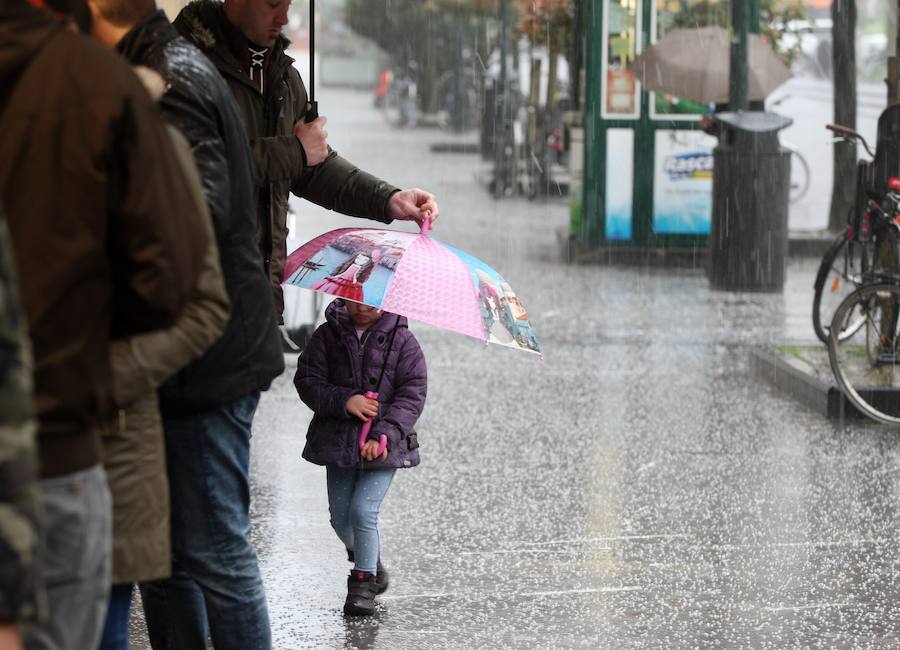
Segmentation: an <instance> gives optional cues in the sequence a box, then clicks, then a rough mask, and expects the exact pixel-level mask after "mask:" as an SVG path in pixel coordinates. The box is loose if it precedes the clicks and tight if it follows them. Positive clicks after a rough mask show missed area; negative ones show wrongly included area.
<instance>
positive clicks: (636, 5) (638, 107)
mask: <svg viewBox="0 0 900 650" xmlns="http://www.w3.org/2000/svg"><path fill="white" fill-rule="evenodd" d="M586 4H587V7H586V8H587V16H586V17H585V18H586V20H585V24H586V25H589V26H590V27H589V28H588V33H587V57H586V68H585V73H586V87H585V92H586V103H585V105H586V110H585V133H584V140H585V155H584V170H583V198H582V197H574V198H573V201H574V202H573V211H572V226H571V227H572V233H571V234H572V238H573V239H574V240H580V247H583V248H587V249H588V250H590V249H597V248H600V247H602V248H604V249H608V248H621V249H632V250H635V249H672V248H681V249H684V248H688V249H695V250H696V249H699V248H703V247H706V246H707V244H708V240H709V231H710V222H711V211H712V169H713V156H712V150H713V148H714V147H715V146H716V144H717V142H716V139H715V138H713V137H710V136H709V135H707V134H705V133H704V132H703V131H701V130H699V122H700V117H701V116H702V115H703V114H704V113H706V112H707V110H708V107H706V106H702V105H698V104H695V103H692V102H687V101H684V100H679V99H678V98H677V97H672V96H669V95H662V94H657V93H654V92H648V91H646V90H645V89H643V88H641V83H640V82H639V81H637V80H636V79H635V77H634V74H633V73H632V71H631V70H630V68H629V67H630V65H631V63H632V62H633V61H634V60H635V57H636V56H637V55H638V54H639V53H640V52H641V50H642V49H643V48H645V47H647V46H648V45H649V44H652V43H654V42H656V41H657V39H659V38H660V37H661V36H663V35H664V34H665V33H666V31H667V30H669V29H673V28H675V27H677V26H679V22H680V21H679V18H680V19H681V20H685V19H686V18H687V13H688V12H689V11H690V7H691V5H692V4H693V3H692V2H691V0H587V3H586ZM693 19H694V17H692V20H693ZM580 198H581V199H582V200H580V201H579V199H580ZM623 252H625V251H624V250H623Z"/></svg>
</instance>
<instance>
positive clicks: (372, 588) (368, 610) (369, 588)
mask: <svg viewBox="0 0 900 650" xmlns="http://www.w3.org/2000/svg"><path fill="white" fill-rule="evenodd" d="M377 589H378V583H377V581H376V578H375V576H373V575H372V574H371V573H364V572H362V571H351V572H350V577H348V578H347V600H346V601H344V613H345V614H347V615H348V616H371V615H372V614H374V613H375V595H376V593H377Z"/></svg>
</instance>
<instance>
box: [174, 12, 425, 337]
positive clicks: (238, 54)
mask: <svg viewBox="0 0 900 650" xmlns="http://www.w3.org/2000/svg"><path fill="white" fill-rule="evenodd" d="M289 5H290V0H225V2H224V3H223V2H218V1H216V0H195V2H192V3H190V4H189V5H187V6H186V7H185V8H184V9H183V10H182V11H181V13H180V14H179V15H178V17H177V18H176V19H175V23H174V24H175V27H176V28H177V29H178V31H179V32H181V34H182V35H184V36H185V37H187V38H188V39H190V40H191V41H193V42H194V43H195V44H196V45H197V46H198V47H199V48H200V49H201V50H202V51H203V53H204V54H206V55H207V56H208V57H209V58H210V59H211V60H212V62H213V63H214V64H215V65H216V67H217V68H218V69H219V72H220V73H221V74H222V76H223V77H224V78H225V80H226V82H227V83H228V85H229V87H230V88H231V91H232V93H233V94H234V96H235V98H236V99H237V101H238V104H239V105H240V107H241V111H242V113H243V115H244V121H245V124H246V126H247V132H248V134H249V136H250V143H251V148H252V150H253V161H254V163H255V165H256V171H257V185H258V186H259V190H260V191H259V200H258V203H257V234H258V239H259V245H260V248H261V251H262V254H263V258H264V260H265V265H266V271H267V272H268V274H269V281H270V284H271V286H272V291H273V293H274V297H275V305H276V312H277V316H278V319H279V322H280V323H283V317H282V313H283V311H284V298H283V296H282V290H281V283H282V281H283V280H284V262H285V259H286V257H287V246H286V240H287V234H288V229H287V211H288V197H289V195H290V193H292V192H293V193H294V194H295V195H297V196H299V197H302V198H305V199H308V200H310V201H312V202H313V203H316V204H318V205H321V206H323V207H325V208H328V209H329V210H336V211H337V212H341V213H343V214H346V215H349V216H354V217H363V218H368V219H373V220H375V221H380V222H383V223H390V222H391V221H393V220H394V219H402V220H414V221H416V222H417V223H419V224H421V223H422V222H423V221H424V220H425V219H430V220H431V221H434V220H435V219H436V218H437V217H438V205H437V201H436V200H435V197H434V196H433V195H432V194H430V193H428V192H425V191H423V190H420V189H407V190H400V189H398V188H396V187H394V186H392V185H390V184H389V183H386V182H385V181H383V180H380V179H378V178H376V177H374V176H372V175H371V174H368V173H366V172H364V171H362V170H360V169H359V168H357V167H356V166H355V165H353V164H352V163H350V162H349V161H347V160H345V159H344V158H342V157H340V156H339V155H338V154H337V153H336V152H335V151H334V150H333V149H331V148H330V147H329V146H328V144H327V137H328V133H327V131H326V130H325V124H326V121H327V120H326V118H324V117H319V116H318V114H317V110H316V107H315V104H314V103H310V101H309V97H308V96H307V92H306V87H305V86H304V84H303V81H302V80H301V79H300V74H299V73H298V72H297V70H296V68H294V66H293V62H294V60H293V59H292V58H291V57H289V56H288V55H287V54H286V53H285V48H286V47H287V45H288V44H289V41H288V40H287V39H286V38H285V37H284V36H283V35H282V34H281V29H282V28H283V27H284V26H285V25H286V24H287V22H288V18H287V12H288V7H289ZM311 32H312V30H311Z"/></svg>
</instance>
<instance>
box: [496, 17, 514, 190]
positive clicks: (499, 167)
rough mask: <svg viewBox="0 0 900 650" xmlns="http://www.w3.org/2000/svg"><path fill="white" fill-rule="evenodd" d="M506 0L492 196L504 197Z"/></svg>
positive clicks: (507, 183) (506, 185)
mask: <svg viewBox="0 0 900 650" xmlns="http://www.w3.org/2000/svg"><path fill="white" fill-rule="evenodd" d="M507 5H508V0H500V80H499V83H498V88H497V93H496V102H497V103H496V107H495V112H494V196H495V197H498V198H499V197H501V196H505V195H506V193H507V190H508V189H509V186H510V184H511V182H512V179H510V178H509V169H508V161H507V157H508V156H507V146H508V145H509V138H510V126H511V125H510V124H509V117H508V116H509V89H508V86H509V81H508V78H507V70H506V57H507V51H508V49H509V44H508V42H507V34H508V31H509V29H508V25H507V23H508V21H509V18H508V15H507Z"/></svg>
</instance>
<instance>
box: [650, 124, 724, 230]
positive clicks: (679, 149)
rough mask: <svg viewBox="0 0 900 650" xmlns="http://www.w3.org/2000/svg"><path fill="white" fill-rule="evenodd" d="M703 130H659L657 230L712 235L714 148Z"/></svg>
mask: <svg viewBox="0 0 900 650" xmlns="http://www.w3.org/2000/svg"><path fill="white" fill-rule="evenodd" d="M715 146H716V139H715V138H712V137H710V136H708V135H706V134H705V133H703V132H702V131H675V130H671V131H670V130H658V131H656V148H655V160H654V165H653V174H654V175H653V231H654V232H655V233H656V234H664V235H708V234H709V229H710V221H711V218H712V172H713V156H712V150H713V148H714V147H715Z"/></svg>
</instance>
